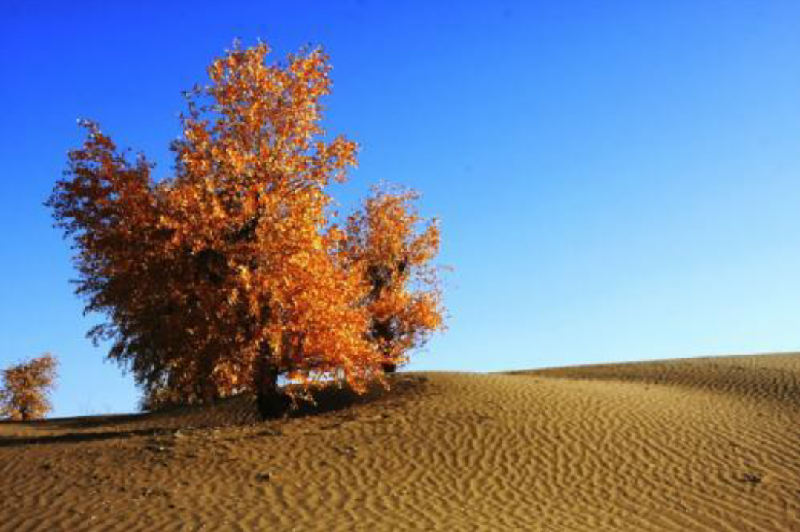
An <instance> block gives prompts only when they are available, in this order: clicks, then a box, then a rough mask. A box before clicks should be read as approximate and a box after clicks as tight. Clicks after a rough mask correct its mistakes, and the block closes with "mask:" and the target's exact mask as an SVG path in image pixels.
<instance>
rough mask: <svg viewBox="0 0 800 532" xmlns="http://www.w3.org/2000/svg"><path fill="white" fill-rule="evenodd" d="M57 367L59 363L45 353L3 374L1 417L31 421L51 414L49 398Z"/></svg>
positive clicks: (1, 383) (0, 382) (1, 372)
mask: <svg viewBox="0 0 800 532" xmlns="http://www.w3.org/2000/svg"><path fill="white" fill-rule="evenodd" d="M57 366H58V360H57V359H56V358H55V357H54V356H53V355H51V354H50V353H45V354H44V355H42V356H40V357H38V358H34V359H31V360H29V361H27V362H20V363H19V364H17V365H15V366H10V367H8V368H6V369H4V370H0V416H3V417H8V418H10V419H12V420H18V421H28V420H31V419H41V418H43V417H44V416H45V414H47V413H48V412H50V410H52V405H51V404H50V401H49V399H48V395H49V393H50V391H51V390H52V389H53V388H54V387H55V380H56V377H57V372H56V368H57Z"/></svg>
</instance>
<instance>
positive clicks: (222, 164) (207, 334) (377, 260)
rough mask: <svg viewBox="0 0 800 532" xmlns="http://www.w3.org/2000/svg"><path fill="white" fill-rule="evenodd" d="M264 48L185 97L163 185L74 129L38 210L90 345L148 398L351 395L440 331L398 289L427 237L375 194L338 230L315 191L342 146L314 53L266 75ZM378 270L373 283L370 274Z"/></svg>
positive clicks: (230, 56) (430, 244)
mask: <svg viewBox="0 0 800 532" xmlns="http://www.w3.org/2000/svg"><path fill="white" fill-rule="evenodd" d="M268 53H269V49H268V47H267V46H266V45H265V44H259V45H257V46H255V47H253V48H249V49H240V48H239V47H235V48H234V50H232V51H230V52H229V53H227V54H226V55H225V56H224V57H222V58H220V59H217V60H215V61H214V62H213V63H212V64H211V66H210V67H209V70H208V72H209V75H210V78H211V84H210V85H209V86H207V87H196V88H195V89H194V90H192V91H190V92H188V93H187V101H188V111H187V113H186V114H183V115H182V116H181V122H182V126H183V137H182V138H181V139H179V140H177V141H175V142H174V143H173V145H172V150H173V152H174V154H175V157H176V173H175V175H174V177H172V178H170V179H167V180H164V181H161V182H158V183H156V182H154V180H153V179H152V177H151V170H152V167H153V165H152V164H150V163H148V162H147V161H146V160H145V158H144V157H143V156H139V157H138V158H137V159H135V160H134V161H131V160H130V158H129V157H127V156H126V155H125V154H124V153H123V154H121V153H119V152H118V150H117V148H116V146H115V145H114V143H113V142H112V141H111V139H110V138H109V137H108V136H106V135H104V134H103V133H102V132H101V131H100V129H99V127H98V126H97V125H96V124H94V123H91V122H83V126H84V127H86V128H87V130H88V133H89V136H88V139H87V140H86V142H85V143H84V145H83V147H82V148H81V149H78V150H74V151H72V152H71V153H70V156H69V160H70V166H69V169H68V171H67V178H66V179H64V180H61V181H59V182H58V183H57V185H56V187H55V190H54V191H53V194H52V196H51V198H50V200H49V201H48V205H49V206H50V207H52V208H53V211H54V216H55V219H56V223H57V225H58V226H59V227H61V228H63V229H64V231H65V233H66V234H67V235H68V236H72V237H73V238H74V242H75V248H76V251H77V254H76V257H75V261H76V266H77V268H78V271H79V273H80V279H79V280H78V290H77V292H78V293H79V294H81V295H83V296H84V297H85V298H86V299H87V305H86V311H87V312H101V313H105V314H106V315H107V316H108V318H109V319H108V321H107V322H106V323H104V324H102V325H99V326H97V327H95V328H94V329H92V330H91V331H90V333H89V335H90V337H92V338H93V339H94V340H95V341H100V340H112V341H113V345H112V348H111V351H110V353H109V356H110V358H112V359H114V360H116V361H118V362H120V363H121V364H123V365H125V366H127V367H130V368H131V369H132V371H133V374H134V376H135V378H136V379H137V382H138V383H139V384H140V385H141V386H143V388H144V391H145V395H146V398H145V403H147V404H151V405H152V404H159V403H167V402H175V401H182V402H199V401H206V400H210V399H214V398H216V397H221V396H227V395H230V394H232V393H236V392H239V391H243V390H250V391H255V392H257V393H259V394H260V395H266V394H269V393H271V392H274V390H275V389H276V385H277V377H278V376H279V375H285V376H287V377H288V378H289V379H291V380H292V381H294V382H296V383H298V384H299V389H301V390H307V389H308V388H309V387H311V386H315V385H318V384H321V383H322V382H328V381H329V380H330V379H331V378H333V380H334V382H347V383H349V384H350V385H351V386H353V387H354V388H355V389H356V390H361V389H363V388H364V386H365V385H366V383H367V382H368V381H369V380H370V379H372V378H381V376H382V374H383V372H382V371H381V368H382V364H383V363H384V362H385V361H386V358H387V357H389V358H391V359H392V360H400V359H401V358H402V356H403V353H404V352H405V350H407V349H409V348H411V347H414V346H416V345H418V344H419V341H420V340H421V339H422V338H423V337H424V336H425V334H426V332H430V331H432V330H435V329H438V328H440V326H441V309H440V307H439V298H438V291H434V292H430V291H428V292H424V293H417V294H415V293H412V292H410V291H409V287H408V285H407V281H408V279H409V274H410V272H411V270H419V271H422V269H425V267H426V264H427V263H428V261H430V259H432V258H433V256H434V255H435V254H436V250H437V247H438V231H437V230H436V229H435V226H430V227H429V228H428V230H426V232H425V233H423V234H422V235H421V236H413V227H412V226H413V225H414V223H416V222H417V221H418V217H417V215H416V213H413V212H409V211H407V209H408V207H409V205H410V203H409V202H410V201H411V199H412V197H411V196H408V195H398V196H395V195H392V194H388V193H387V194H383V195H380V196H377V197H376V198H374V199H371V200H369V201H368V203H367V210H366V213H364V214H361V215H355V216H354V217H352V218H351V219H350V221H349V223H348V228H347V231H343V230H341V229H339V227H338V226H337V225H336V224H335V223H334V220H332V219H331V215H330V213H329V206H330V204H331V201H332V200H331V197H330V196H329V194H328V192H327V188H328V186H329V184H330V183H331V181H338V182H343V181H344V180H345V179H346V171H347V169H348V168H349V167H352V166H354V165H355V164H356V150H357V145H356V144H355V143H354V142H352V141H350V140H347V139H346V138H344V137H337V138H334V139H332V140H329V141H326V140H325V139H324V131H323V130H322V128H321V127H320V120H321V118H322V115H321V113H322V106H321V99H322V98H323V97H324V96H325V95H327V94H329V92H330V88H331V82H330V79H329V77H328V74H329V72H330V66H329V64H328V58H327V56H326V55H325V54H324V53H323V52H322V51H321V50H311V51H304V52H302V53H300V54H296V55H294V54H292V55H289V57H288V60H287V63H286V64H285V65H280V64H278V65H267V64H266V63H265V57H266V55H267V54H268ZM379 232H380V233H381V235H382V236H380V237H379V236H378V233H379ZM404 257H405V258H404ZM403 260H406V261H407V262H408V265H409V270H408V271H406V272H400V273H399V274H398V273H396V270H397V264H395V263H397V261H403ZM393 261H394V262H393ZM390 263H391V264H394V266H392V267H393V268H394V270H393V272H395V273H391V274H390V277H391V279H390V280H389V281H388V282H387V283H386V284H385V286H383V285H381V288H380V289H376V285H375V279H374V277H375V275H374V271H373V270H374V269H375V268H376V267H378V268H379V267H382V265H384V264H390ZM426 271H427V272H428V273H431V272H432V270H430V268H427V270H426ZM387 320H396V321H397V323H399V324H402V326H401V327H399V328H398V329H397V330H398V331H399V332H398V334H397V335H395V336H394V337H393V339H392V340H391V341H388V340H387V339H386V338H385V337H384V336H385V335H381V334H379V333H376V332H375V327H376V323H384V322H386V321H387ZM392 323H394V321H392ZM393 327H394V325H393Z"/></svg>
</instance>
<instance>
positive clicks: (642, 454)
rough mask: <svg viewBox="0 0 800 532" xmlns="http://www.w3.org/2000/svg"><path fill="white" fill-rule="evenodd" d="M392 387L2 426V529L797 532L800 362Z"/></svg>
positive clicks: (477, 378)
mask: <svg viewBox="0 0 800 532" xmlns="http://www.w3.org/2000/svg"><path fill="white" fill-rule="evenodd" d="M396 388H397V390H396V393H393V394H389V395H386V396H383V397H379V398H376V399H373V400H371V401H360V402H358V403H357V404H354V405H351V406H346V407H341V408H338V409H333V410H330V411H328V412H325V413H318V414H315V415H307V416H304V417H302V416H301V417H293V418H289V419H282V420H274V421H269V422H265V423H256V422H255V411H254V408H253V405H252V402H251V401H250V400H248V399H247V398H234V399H232V400H229V401H226V402H224V403H223V404H221V405H218V406H216V407H214V408H204V409H191V408H187V409H182V410H176V411H173V412H166V413H159V414H152V415H139V416H105V417H102V416H101V417H91V418H73V419H61V420H51V421H46V422H41V423H8V422H5V423H0V493H2V505H0V531H12V530H14V531H28V530H31V531H32V530H41V531H54V530H70V531H73V530H76V531H77V530H120V531H122V530H134V531H135V530H142V531H144V530H147V531H151V530H165V531H170V530H175V531H183V530H186V531H189V530H268V531H273V530H274V531H290V530H297V531H311V530H330V531H340V530H341V531H345V530H364V531H370V532H374V531H379V530H387V531H388V530H443V531H444V530H448V531H450V530H465V531H466V530H486V531H493V530H534V531H562V530H563V531H603V530H608V531H612V530H613V531H686V530H690V531H695V530H696V531H737V532H738V531H749V530H752V531H764V532H767V531H790V530H794V531H800V355H761V356H748V357H723V358H708V359H688V360H675V361H666V362H646V363H636V364H614V365H598V366H585V367H576V368H563V369H548V370H540V371H530V372H513V373H506V374H466V373H418V374H403V375H400V376H398V381H397V383H396ZM338 406H341V405H338Z"/></svg>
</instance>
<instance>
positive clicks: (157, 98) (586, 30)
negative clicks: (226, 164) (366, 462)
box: [0, 0, 800, 416]
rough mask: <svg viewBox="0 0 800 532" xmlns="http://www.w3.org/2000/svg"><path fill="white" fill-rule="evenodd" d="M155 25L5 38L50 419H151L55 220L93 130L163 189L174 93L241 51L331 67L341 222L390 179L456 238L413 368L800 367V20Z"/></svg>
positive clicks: (431, 17)
mask: <svg viewBox="0 0 800 532" xmlns="http://www.w3.org/2000/svg"><path fill="white" fill-rule="evenodd" d="M163 4H164V3H162V2H150V1H143V2H129V3H126V2H113V3H112V2H100V1H83V2H81V1H76V2H68V3H64V2H58V3H56V2H53V3H51V4H48V3H47V2H36V3H33V2H30V3H29V2H23V1H10V2H4V8H3V13H2V17H0V44H1V46H2V50H3V54H0V102H2V103H3V115H2V127H1V128H0V176H1V177H0V179H2V183H3V189H2V194H0V227H2V240H3V242H2V246H0V277H2V279H3V284H2V286H3V288H2V297H0V366H7V365H8V364H10V363H11V362H14V361H16V360H18V359H20V358H22V357H29V356H34V355H37V354H39V353H41V352H43V351H51V352H53V353H54V354H56V355H57V356H58V357H59V358H60V359H61V363H62V367H61V379H60V387H59V389H58V390H57V392H56V393H55V395H54V397H53V399H54V403H55V407H56V408H55V414H56V415H60V416H65V415H82V414H94V413H102V412H121V411H131V410H133V409H134V408H135V402H136V399H137V392H136V390H135V388H134V387H133V384H132V379H131V377H130V376H124V375H123V374H122V373H121V371H120V369H119V368H118V367H116V366H115V365H113V364H111V363H108V362H104V354H105V351H104V346H101V347H99V348H95V347H93V346H92V345H91V344H90V343H89V342H88V341H87V340H86V339H85V338H84V333H85V331H86V330H87V329H88V327H89V326H90V325H91V324H92V323H94V322H96V321H97V317H91V316H89V317H83V316H82V312H81V310H82V303H81V301H79V300H78V299H77V298H76V297H75V296H74V295H73V294H72V287H71V286H70V284H69V279H70V278H73V277H74V272H73V270H72V266H71V263H70V251H69V249H68V245H67V243H66V242H65V241H63V240H62V239H61V235H60V234H59V232H58V231H56V230H55V229H53V228H52V227H51V218H50V213H49V212H48V210H47V209H46V208H44V207H43V206H42V202H43V201H44V200H45V199H46V197H47V195H48V194H49V191H50V190H51V188H52V186H53V184H54V182H55V180H56V179H58V178H59V177H60V176H61V172H62V170H63V169H64V168H65V163H66V152H67V151H68V150H69V149H71V148H73V147H76V146H77V145H78V144H79V143H80V141H81V137H80V131H79V128H78V127H77V125H76V119H77V118H78V117H86V118H92V119H95V120H97V121H99V122H100V123H101V124H102V126H103V130H104V131H105V132H107V133H109V134H110V135H111V136H112V137H113V138H114V139H115V140H116V141H117V142H118V143H119V144H120V145H123V146H130V147H132V148H133V149H135V150H142V151H144V152H145V153H146V154H147V155H148V156H149V157H150V158H151V159H153V160H155V161H156V162H157V163H158V164H159V167H158V169H157V175H158V176H162V177H163V176H166V175H169V172H170V167H171V160H170V154H169V152H168V149H167V146H168V143H169V141H170V140H171V139H173V138H175V137H176V136H177V135H178V134H179V128H178V121H177V113H178V112H179V111H180V110H181V109H182V108H183V107H182V105H183V102H182V99H181V96H180V91H182V90H184V89H187V88H189V87H190V86H192V85H193V84H194V83H195V82H201V83H202V82H204V81H205V80H206V75H205V68H206V66H207V65H208V63H209V62H210V61H211V59H212V58H213V57H216V56H218V55H220V54H222V53H223V51H224V50H225V49H226V48H229V47H230V46H231V43H232V42H233V39H234V38H237V37H238V38H240V39H241V40H242V41H243V43H244V44H246V45H251V44H254V43H255V42H256V40H257V39H258V38H261V39H263V40H266V41H267V42H268V43H270V44H271V45H272V46H273V47H274V49H275V56H274V57H276V58H278V57H280V56H282V55H284V54H285V53H286V52H290V51H295V50H297V49H298V48H299V47H301V46H302V45H303V44H307V43H310V44H320V45H322V46H324V47H325V49H326V51H327V52H328V53H329V54H330V56H331V63H332V64H333V67H334V70H333V80H334V94H333V95H332V96H331V97H330V98H329V99H328V100H327V108H328V114H327V120H326V126H327V128H328V130H329V131H331V132H342V133H346V134H347V135H348V136H349V137H350V138H353V139H354V140H357V141H358V142H359V143H360V144H361V145H362V152H361V156H360V167H359V169H358V170H357V171H355V172H353V174H352V176H351V180H350V181H349V182H348V183H347V184H346V185H341V186H338V187H336V188H335V189H334V190H333V194H334V195H335V196H337V197H338V198H340V199H341V201H342V203H343V204H344V205H349V204H351V203H352V202H354V201H355V200H356V199H357V198H359V197H360V196H362V195H363V194H364V193H365V191H366V190H367V189H368V187H369V185H370V183H373V182H376V181H379V180H388V181H393V182H400V183H403V184H406V185H408V186H411V187H413V188H415V189H417V190H418V191H420V192H421V193H422V194H423V199H422V208H423V212H424V213H425V214H426V215H429V216H434V215H435V216H439V217H441V219H442V222H443V226H442V227H443V234H444V242H443V249H442V256H441V262H442V263H444V264H450V265H452V266H453V267H454V268H455V271H454V273H453V274H451V275H449V276H448V278H447V279H448V289H447V294H446V297H447V305H448V307H449V311H450V314H451V318H450V320H449V326H450V330H449V331H448V332H447V333H446V334H444V335H441V336H439V337H437V338H435V339H434V340H433V341H432V342H430V344H429V345H428V347H427V348H426V350H425V351H423V352H422V353H420V354H419V355H418V356H417V357H416V358H415V361H414V362H413V363H412V365H411V369H418V370H431V369H435V370H470V371H490V370H502V369H517V368H535V367H546V366H558V365H571V364H584V363H593V362H606V361H626V360H646V359H654V358H676V357H692V356H706V355H716V354H720V355H722V354H730V353H751V352H768V351H777V350H800V273H799V272H800V209H799V208H798V206H800V179H798V177H799V176H798V172H800V159H798V155H799V154H800V150H798V148H800V60H799V59H798V58H799V57H800V31H798V21H800V4H798V3H796V2H791V1H788V0H787V1H767V0H760V1H746V0H739V1H737V2H729V1H713V0H707V1H703V2H698V1H696V0H690V1H677V0H676V1H672V2H641V1H637V2H623V1H617V2H614V1H563V0H559V1H549V2H519V3H517V2H489V1H487V2H430V1H427V2H377V1H366V0H365V1H359V2H356V1H337V2H324V3H323V2H320V3H314V2H270V1H262V2H245V1H241V2H235V3H227V4H226V3H221V2H170V3H169V5H168V6H166V7H165V6H164V5H163Z"/></svg>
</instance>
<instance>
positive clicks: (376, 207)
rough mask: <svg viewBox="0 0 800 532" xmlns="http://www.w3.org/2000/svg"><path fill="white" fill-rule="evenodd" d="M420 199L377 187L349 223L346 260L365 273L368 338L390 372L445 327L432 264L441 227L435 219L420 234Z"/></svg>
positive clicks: (416, 196) (438, 286) (439, 291)
mask: <svg viewBox="0 0 800 532" xmlns="http://www.w3.org/2000/svg"><path fill="white" fill-rule="evenodd" d="M417 199H419V195H418V194H417V193H415V192H413V191H410V190H405V191H404V190H402V189H399V188H395V190H392V189H391V188H387V187H384V188H381V187H373V194H372V196H371V197H369V198H367V200H366V201H365V202H364V206H363V207H362V209H360V210H359V211H357V212H356V213H354V214H353V215H351V216H350V217H349V219H348V224H347V237H346V239H345V241H344V257H345V260H347V261H350V262H351V264H354V265H357V268H356V269H357V270H359V271H362V272H363V274H364V275H365V281H366V282H367V285H368V290H369V291H368V293H367V295H366V297H365V298H364V300H363V304H364V305H365V306H366V309H367V311H368V314H369V317H370V325H369V332H368V335H369V338H370V341H371V342H372V343H373V345H375V346H376V347H377V348H378V350H380V352H381V353H382V356H383V362H382V367H383V369H384V371H386V372H393V371H395V369H396V368H397V366H398V365H399V364H403V363H405V362H407V355H408V353H409V351H410V350H412V349H414V348H417V347H420V346H422V345H423V344H424V343H425V342H426V341H427V340H428V338H429V337H430V335H431V333H432V332H434V331H437V330H441V329H442V328H443V307H442V292H441V287H440V285H439V278H438V275H437V269H436V268H435V267H434V266H433V265H432V264H431V262H430V261H431V259H433V258H434V257H435V256H436V255H437V254H438V252H439V237H440V234H439V227H438V225H437V220H436V219H434V220H431V221H430V222H428V223H427V225H426V226H425V227H424V228H423V229H422V231H421V232H420V231H418V230H417V228H418V226H419V225H420V224H421V223H422V222H423V219H422V217H421V216H420V214H419V212H418V210H417V209H416V207H415V206H414V203H413V202H414V201H415V200H417Z"/></svg>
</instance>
